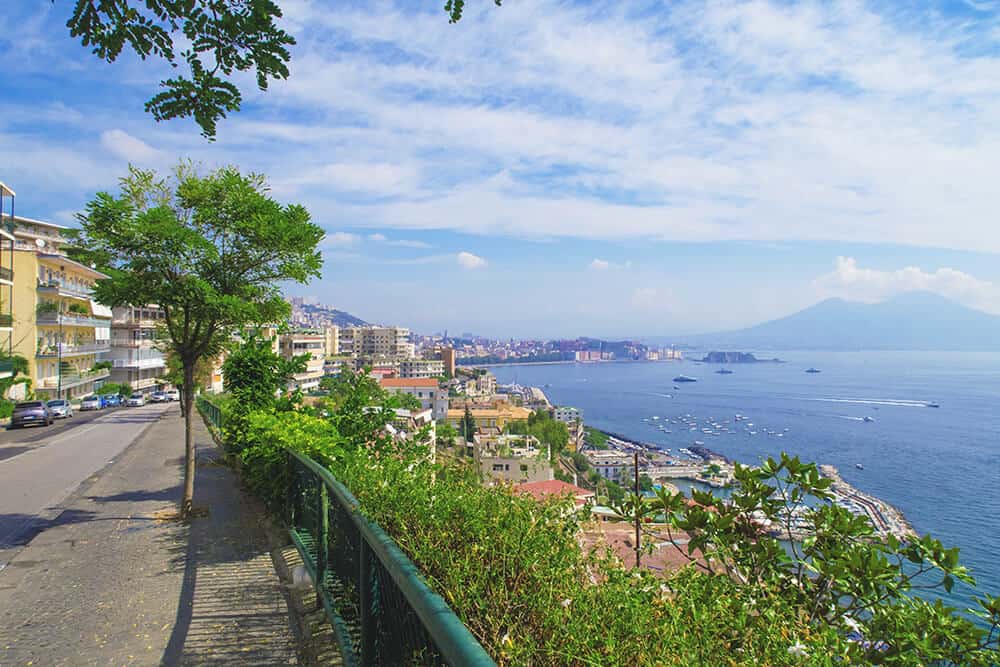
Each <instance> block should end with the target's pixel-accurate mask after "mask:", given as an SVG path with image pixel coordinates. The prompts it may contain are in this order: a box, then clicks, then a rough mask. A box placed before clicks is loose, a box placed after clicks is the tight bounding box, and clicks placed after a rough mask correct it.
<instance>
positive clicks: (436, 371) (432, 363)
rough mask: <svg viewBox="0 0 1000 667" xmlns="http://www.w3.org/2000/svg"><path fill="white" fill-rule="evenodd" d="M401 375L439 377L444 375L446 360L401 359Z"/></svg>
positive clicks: (399, 367)
mask: <svg viewBox="0 0 1000 667" xmlns="http://www.w3.org/2000/svg"><path fill="white" fill-rule="evenodd" d="M398 370H399V377H401V378H407V379H413V378H438V377H442V376H443V375H444V362H443V361H441V360H440V359H400V360H399V364H398Z"/></svg>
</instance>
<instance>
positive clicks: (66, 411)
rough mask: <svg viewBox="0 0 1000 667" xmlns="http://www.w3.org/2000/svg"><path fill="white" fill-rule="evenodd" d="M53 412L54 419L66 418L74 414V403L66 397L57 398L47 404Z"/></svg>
mask: <svg viewBox="0 0 1000 667" xmlns="http://www.w3.org/2000/svg"><path fill="white" fill-rule="evenodd" d="M45 405H46V406H48V408H49V412H51V413H52V418H53V419H66V417H72V416H73V405H72V404H71V403H70V402H69V401H67V400H66V399H64V398H57V399H54V400H51V401H49V402H48V403H46V404H45Z"/></svg>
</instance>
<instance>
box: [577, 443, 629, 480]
mask: <svg viewBox="0 0 1000 667" xmlns="http://www.w3.org/2000/svg"><path fill="white" fill-rule="evenodd" d="M586 456H587V461H588V462H589V463H590V466H591V467H592V468H593V469H594V470H596V471H597V473H598V474H599V475H600V476H601V477H603V478H604V479H607V480H610V481H612V482H616V483H618V484H621V483H627V482H629V481H631V479H632V477H633V476H634V474H635V467H634V461H633V460H632V458H631V457H629V456H623V455H622V454H620V453H617V452H610V451H608V452H605V451H598V452H591V451H588V452H587V453H586Z"/></svg>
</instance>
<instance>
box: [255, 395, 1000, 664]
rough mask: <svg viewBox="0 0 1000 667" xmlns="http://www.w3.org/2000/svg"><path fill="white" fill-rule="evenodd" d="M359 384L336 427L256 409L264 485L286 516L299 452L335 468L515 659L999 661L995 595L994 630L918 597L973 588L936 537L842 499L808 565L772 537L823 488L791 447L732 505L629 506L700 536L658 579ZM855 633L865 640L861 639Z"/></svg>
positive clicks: (568, 509) (660, 499) (630, 502)
mask: <svg viewBox="0 0 1000 667" xmlns="http://www.w3.org/2000/svg"><path fill="white" fill-rule="evenodd" d="M353 382H354V383H355V384H353V385H351V386H347V388H346V390H345V391H346V393H345V394H344V395H342V396H340V399H339V400H340V402H339V404H338V406H339V410H337V411H335V413H334V414H333V415H332V416H331V418H330V419H323V418H320V417H318V416H314V415H310V414H307V413H306V412H302V411H297V412H276V411H273V410H271V411H264V412H257V413H254V414H251V415H249V418H248V421H249V424H248V430H247V434H248V439H247V441H246V442H245V443H243V445H244V446H243V447H242V454H241V456H242V460H243V463H244V472H245V475H246V479H247V481H248V483H249V485H250V486H251V488H252V489H253V490H254V491H256V492H257V493H258V494H260V495H261V496H262V497H264V498H265V499H266V500H267V501H268V503H269V504H270V505H271V506H272V507H273V508H274V509H276V510H278V509H280V508H281V507H282V505H283V503H284V501H285V498H286V491H287V488H288V482H289V480H288V477H287V475H288V469H287V466H286V455H285V450H286V449H294V450H296V451H299V452H302V453H304V454H306V455H308V456H310V457H311V458H313V459H314V460H316V461H318V462H319V463H320V464H322V465H324V466H326V467H328V468H329V469H330V470H331V471H332V472H333V473H334V475H335V476H336V477H337V478H338V479H340V480H341V481H342V482H343V483H344V484H345V485H346V486H347V487H348V488H349V489H350V490H351V491H352V493H353V494H354V495H355V496H356V497H357V498H358V500H359V502H360V503H361V509H362V511H363V512H364V513H365V514H366V516H368V517H369V518H370V519H371V520H373V521H374V522H376V523H378V524H379V525H381V526H382V527H383V528H384V529H385V530H386V532H387V533H389V535H391V536H392V537H393V538H394V539H395V540H396V541H397V543H398V544H399V545H400V547H401V548H402V549H403V550H404V552H406V553H407V554H408V555H409V557H410V558H411V559H412V560H413V562H414V563H415V564H416V565H417V567H418V568H419V569H420V570H421V572H422V573H423V574H424V576H425V578H426V579H427V581H428V583H429V584H430V585H431V587H432V588H434V589H435V590H436V591H438V592H439V593H440V594H441V595H442V596H443V597H444V599H445V600H446V601H447V602H448V603H449V604H450V605H451V607H452V608H453V609H454V610H455V612H456V613H457V614H458V615H459V617H460V618H461V619H462V621H463V622H464V623H465V624H466V625H467V626H468V628H469V629H470V631H471V632H472V633H473V634H474V635H475V636H476V637H477V638H478V639H479V641H480V642H481V643H482V644H483V645H484V647H485V648H486V649H487V650H488V651H489V652H490V654H491V655H492V656H493V657H494V658H495V659H496V660H497V662H498V663H500V664H501V665H528V664H530V665H565V664H581V665H807V664H808V665H834V664H842V665H848V664H891V665H914V666H916V665H925V664H941V665H946V664H961V665H977V666H982V667H985V666H986V665H993V664H996V663H997V659H998V646H997V639H996V636H995V635H996V630H997V627H998V624H1000V600H998V599H996V598H989V597H984V598H982V610H981V611H982V612H983V616H984V618H986V624H987V628H986V629H984V628H982V627H980V626H976V625H974V624H973V623H972V622H970V621H969V620H968V619H966V618H964V617H962V616H960V615H958V614H956V613H955V612H954V610H952V609H949V608H947V607H944V606H943V605H941V604H940V603H933V604H932V603H929V602H925V601H924V600H922V599H920V598H917V597H914V596H912V595H911V594H910V592H911V591H912V590H915V589H916V587H917V586H918V585H919V584H917V583H915V582H916V579H915V578H914V577H915V576H916V575H915V572H916V571H918V570H919V571H921V572H925V573H930V574H931V575H932V576H937V577H939V578H940V579H939V581H941V582H947V583H943V584H942V585H943V586H944V587H946V588H950V586H951V582H953V581H954V580H956V579H959V580H963V581H966V582H970V581H971V577H969V576H968V573H967V572H965V570H964V568H962V567H961V566H960V565H959V564H958V560H957V550H949V549H945V548H943V547H942V546H941V545H940V543H938V542H936V541H935V540H933V539H931V538H929V537H925V538H920V539H918V540H913V541H911V542H909V543H906V544H904V543H900V542H899V541H896V540H892V539H890V540H885V541H882V540H878V539H876V538H875V537H874V536H873V535H872V532H871V529H870V526H868V525H867V523H866V522H863V521H861V520H859V519H857V518H855V517H852V516H850V515H849V514H847V513H846V511H844V510H843V509H842V508H839V507H837V506H834V505H828V504H824V505H822V506H820V507H818V508H817V509H816V510H814V511H812V513H811V514H810V515H809V516H810V518H811V520H812V521H813V522H814V524H815V529H816V536H815V537H814V538H810V539H807V540H806V541H805V542H804V543H803V544H802V545H801V546H800V547H799V549H800V551H799V552H797V553H798V557H797V558H793V557H792V556H791V555H789V554H788V553H787V552H786V551H785V549H784V548H783V547H782V546H781V545H780V543H778V541H777V540H775V539H773V538H770V537H769V536H767V535H766V534H764V533H762V532H760V530H759V529H758V528H757V527H756V524H755V523H754V521H755V519H754V518H753V517H754V516H757V515H758V513H759V514H761V515H765V516H775V517H777V516H780V508H781V507H782V505H784V504H786V501H788V500H789V499H792V500H793V502H795V503H797V502H799V501H801V500H802V499H803V498H804V497H805V496H816V497H820V498H822V497H823V495H824V494H825V489H826V487H827V482H826V481H824V480H823V479H822V478H821V477H819V476H818V475H817V471H816V468H815V466H813V465H808V464H802V463H800V462H799V461H798V460H797V459H793V458H790V457H786V456H782V458H781V460H780V461H768V462H767V463H766V464H765V465H764V466H762V467H761V468H746V467H739V468H737V473H736V476H737V479H738V480H739V482H740V486H739V487H738V488H737V489H735V490H734V491H733V494H732V500H731V501H724V500H722V499H720V498H716V497H714V496H712V494H708V493H705V494H702V493H697V494H696V495H695V500H696V501H697V503H696V504H691V503H688V502H685V501H684V499H683V498H681V497H680V496H676V495H675V496H671V495H670V494H669V493H667V492H666V491H665V490H663V489H661V490H660V491H659V493H658V495H657V497H656V499H655V500H653V501H652V502H650V501H644V500H642V499H639V498H638V497H630V498H628V499H627V500H626V502H624V503H622V504H621V506H620V507H619V508H618V510H619V513H620V514H621V515H622V517H623V518H629V517H630V516H632V517H634V515H635V513H636V512H642V513H643V514H649V513H653V512H659V513H660V514H662V515H665V516H667V517H668V518H669V521H668V524H667V525H668V526H673V527H675V528H679V529H683V530H685V531H686V532H687V534H688V535H689V536H690V538H691V540H690V551H689V553H690V554H691V559H692V563H691V564H690V565H688V566H687V567H685V568H682V569H681V570H680V571H679V572H676V573H673V574H665V575H663V576H656V575H654V574H652V573H650V572H648V571H641V570H630V569H628V568H626V567H625V566H623V564H622V563H620V562H619V561H618V560H617V558H616V557H614V556H613V555H612V554H610V553H609V552H606V551H603V550H595V551H592V552H589V553H588V552H585V551H584V550H583V549H582V548H581V547H580V545H579V543H578V541H577V536H578V533H579V530H580V521H581V519H582V517H581V516H579V515H578V514H576V513H574V511H573V506H572V504H571V503H570V502H569V501H568V500H560V499H553V500H550V501H547V502H544V503H538V502H536V501H535V500H533V499H531V498H527V497H523V496H518V495H515V494H513V493H512V492H511V491H510V490H509V489H508V488H507V487H505V486H502V485H501V486H496V487H483V486H481V484H480V482H479V480H478V477H477V476H476V474H475V473H474V472H472V471H470V470H469V468H468V467H460V466H442V465H434V464H431V463H430V462H429V460H428V457H427V456H426V451H425V450H424V449H422V448H420V447H416V446H412V447H411V446H406V445H399V444H398V443H394V442H392V441H390V440H389V439H387V438H385V437H383V436H381V435H379V434H380V433H381V431H380V429H379V428H378V422H377V419H379V418H382V419H386V418H387V417H385V415H383V414H382V413H380V412H379V411H375V412H371V411H368V412H365V413H360V412H358V411H357V410H356V408H357V404H359V402H360V404H364V405H371V400H372V399H373V398H374V396H373V395H370V394H368V393H366V392H369V391H370V390H371V387H369V386H368V381H367V380H363V379H357V378H355V379H354V380H353ZM352 387H353V388H352ZM352 391H356V392H357V393H352ZM380 415H381V416H380ZM373 420H375V421H373ZM383 423H384V422H383ZM358 443H363V444H358ZM629 506H631V507H632V509H631V510H629ZM706 555H708V556H710V557H711V561H706V559H705V556H706ZM904 561H909V562H910V563H911V564H912V565H913V568H903V565H902V563H903V562H904ZM914 568H915V569H914ZM989 626H992V632H990V631H989ZM852 628H859V629H860V631H861V632H863V633H864V637H865V638H867V641H852V640H851V639H850V638H849V637H850V634H849V633H850V632H851V630H852Z"/></svg>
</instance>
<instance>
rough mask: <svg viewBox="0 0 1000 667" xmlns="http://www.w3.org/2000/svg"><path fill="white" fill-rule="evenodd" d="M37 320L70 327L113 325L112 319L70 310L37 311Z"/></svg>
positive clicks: (42, 322)
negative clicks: (61, 311)
mask: <svg viewBox="0 0 1000 667" xmlns="http://www.w3.org/2000/svg"><path fill="white" fill-rule="evenodd" d="M35 322H36V323H37V324H43V325H45V324H47V325H53V326H54V325H57V324H62V325H63V326H69V327H107V326H110V325H111V320H108V319H100V318H97V317H92V316H91V315H86V314H84V313H69V312H65V313H61V314H60V313H52V312H41V313H36V314H35Z"/></svg>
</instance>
